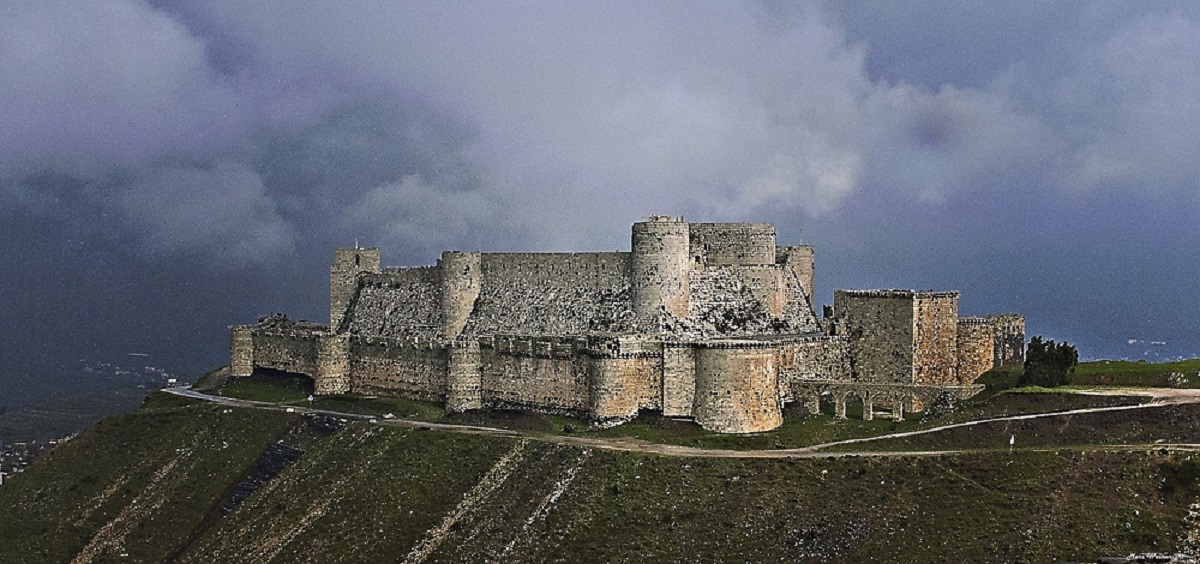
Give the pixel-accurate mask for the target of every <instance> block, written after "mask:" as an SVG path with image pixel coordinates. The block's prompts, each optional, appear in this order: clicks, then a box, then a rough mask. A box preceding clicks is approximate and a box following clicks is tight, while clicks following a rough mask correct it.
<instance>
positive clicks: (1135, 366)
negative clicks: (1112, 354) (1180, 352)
mask: <svg viewBox="0 0 1200 564" xmlns="http://www.w3.org/2000/svg"><path fill="white" fill-rule="evenodd" d="M1023 371H1024V368H1023V367H1022V366H1021V365H1019V364H1017V365H1010V366H1002V367H999V368H994V369H992V370H989V371H988V372H985V373H984V374H983V375H982V376H980V377H979V379H978V380H977V381H976V383H979V384H984V385H986V386H987V389H986V390H985V391H984V392H983V394H984V395H985V396H986V395H990V394H994V393H996V392H999V391H1001V390H1006V389H1010V388H1015V387H1017V383H1018V382H1019V380H1020V378H1021V374H1022V372H1023ZM1172 373H1179V374H1182V375H1183V376H1184V379H1185V383H1184V384H1183V385H1182V386H1179V387H1184V388H1200V359H1190V360H1182V361H1178V362H1164V363H1154V362H1140V361H1139V362H1132V361H1126V360H1096V361H1091V362H1081V363H1079V365H1078V366H1076V367H1075V371H1074V372H1072V373H1071V374H1069V375H1068V377H1067V384H1068V385H1072V386H1127V387H1148V388H1168V387H1177V386H1176V385H1175V384H1173V383H1172V382H1171V381H1170V380H1169V379H1168V377H1169V376H1170V374H1172Z"/></svg>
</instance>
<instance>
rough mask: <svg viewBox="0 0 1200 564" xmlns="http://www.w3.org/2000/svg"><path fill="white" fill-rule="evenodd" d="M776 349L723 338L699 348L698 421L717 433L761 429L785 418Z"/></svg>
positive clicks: (694, 411)
mask: <svg viewBox="0 0 1200 564" xmlns="http://www.w3.org/2000/svg"><path fill="white" fill-rule="evenodd" d="M778 382H779V376H778V367H777V366H776V361H775V350H774V349H773V348H770V347H763V346H761V344H760V343H738V342H719V343H710V344H707V345H704V346H701V347H698V348H697V349H696V396H695V400H694V401H695V404H694V408H693V412H692V416H693V417H695V419H696V423H697V424H699V425H700V426H701V427H704V428H705V429H707V430H709V431H715V432H718V433H758V432H762V431H770V430H771V429H774V428H776V427H778V426H780V425H782V424H783V410H781V409H780V407H779V397H778V396H779V390H778Z"/></svg>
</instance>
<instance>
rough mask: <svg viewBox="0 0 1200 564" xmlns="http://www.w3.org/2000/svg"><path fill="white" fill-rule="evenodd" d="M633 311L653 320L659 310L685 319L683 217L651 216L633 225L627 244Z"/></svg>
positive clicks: (685, 230) (685, 228)
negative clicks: (629, 252) (630, 240)
mask: <svg viewBox="0 0 1200 564" xmlns="http://www.w3.org/2000/svg"><path fill="white" fill-rule="evenodd" d="M630 248H631V250H632V253H631V264H630V267H631V268H630V271H631V272H630V275H631V278H632V280H631V282H630V286H631V293H632V300H633V311H634V313H636V314H637V315H638V316H639V317H643V318H653V317H655V316H657V315H658V312H659V311H661V310H664V309H665V310H666V311H668V312H670V313H672V314H674V315H675V316H676V317H681V318H683V317H687V315H688V306H689V295H690V291H689V284H688V270H689V266H690V265H689V264H688V256H689V253H688V250H689V232H688V224H687V222H685V221H683V218H678V219H676V218H670V217H664V216H654V217H651V218H650V219H649V220H648V221H642V222H638V223H635V224H633V237H632V243H631V245H630Z"/></svg>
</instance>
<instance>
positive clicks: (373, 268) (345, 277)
mask: <svg viewBox="0 0 1200 564" xmlns="http://www.w3.org/2000/svg"><path fill="white" fill-rule="evenodd" d="M379 271H380V268H379V249H377V248H373V247H372V248H368V249H360V248H357V247H356V248H353V249H337V250H336V251H334V255H333V265H332V266H330V267H329V327H330V328H331V329H334V330H337V328H338V327H339V326H341V324H342V317H343V316H344V315H346V311H347V309H348V306H349V305H350V300H351V299H353V297H354V294H355V291H356V290H357V289H358V275H359V274H360V273H363V272H376V273H377V272H379Z"/></svg>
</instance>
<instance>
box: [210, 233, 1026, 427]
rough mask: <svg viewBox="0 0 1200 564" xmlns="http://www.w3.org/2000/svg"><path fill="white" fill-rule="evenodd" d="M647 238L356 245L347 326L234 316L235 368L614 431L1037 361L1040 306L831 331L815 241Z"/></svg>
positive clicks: (346, 256) (748, 421) (879, 301)
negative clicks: (521, 246) (817, 288)
mask: <svg viewBox="0 0 1200 564" xmlns="http://www.w3.org/2000/svg"><path fill="white" fill-rule="evenodd" d="M631 249H632V250H631V252H627V253H626V252H612V253H479V252H459V251H447V252H445V253H443V254H442V256H441V258H440V259H439V260H438V262H437V265H436V266H427V267H418V268H389V269H386V270H383V269H381V268H380V266H379V250H378V249H373V248H371V249H360V248H355V249H339V250H338V251H337V252H336V253H335V258H334V263H333V265H332V266H331V268H330V308H331V311H330V321H331V326H330V327H328V328H327V327H324V326H319V325H315V324H308V323H298V322H291V321H289V320H286V318H282V317H275V318H267V319H266V320H265V321H263V320H260V323H259V324H258V325H254V326H237V327H231V331H230V363H231V372H232V373H233V374H235V375H248V374H249V373H251V372H252V371H253V369H254V367H256V366H258V367H265V368H274V369H278V370H284V371H289V372H297V373H303V374H308V375H310V376H312V377H313V379H314V383H315V387H316V393H319V394H334V393H348V392H350V393H359V394H386V395H398V396H405V397H411V398H416V399H422V400H430V401H442V402H445V405H446V408H447V409H448V410H450V411H464V410H470V409H480V408H504V409H528V410H536V411H543V412H551V413H562V414H569V415H574V416H581V417H588V418H589V419H591V420H592V421H594V422H596V423H598V424H602V425H604V424H616V423H620V422H623V421H626V420H628V419H630V418H632V417H634V416H636V415H637V413H638V411H639V410H643V409H653V410H661V411H662V413H663V414H664V415H665V416H668V417H692V418H693V419H694V420H695V421H696V422H697V423H699V424H700V425H702V426H703V427H705V428H706V429H710V430H714V431H719V432H732V433H744V432H759V431H765V430H769V429H772V428H775V427H776V426H778V425H779V424H780V423H781V421H782V411H781V408H782V405H783V404H784V403H786V402H790V401H803V402H805V404H806V405H808V406H809V409H810V410H815V409H816V408H817V407H819V404H820V397H821V395H822V394H832V395H833V397H834V399H835V401H837V402H839V403H838V405H839V406H840V407H838V411H839V413H841V414H843V415H844V412H845V402H846V399H847V397H850V396H854V397H858V398H861V399H862V401H863V403H864V406H865V407H866V409H865V417H868V418H869V417H870V416H871V411H872V409H873V408H872V406H873V405H875V404H876V403H878V402H885V403H890V404H892V413H893V416H900V415H902V414H903V411H904V410H905V409H909V408H911V407H913V406H916V405H920V402H922V401H926V400H928V399H929V398H930V397H936V393H938V391H939V390H947V389H954V390H957V391H961V392H962V393H967V392H968V391H969V389H968V388H965V387H962V386H961V385H960V384H967V383H970V382H973V381H974V378H976V377H977V376H978V374H980V373H982V371H984V370H986V369H987V367H988V366H990V363H992V362H995V363H997V364H1000V363H1004V362H1019V361H1020V360H1021V359H1023V352H1024V319H1023V318H1022V317H1020V316H992V317H988V318H979V319H980V320H981V321H976V320H974V319H973V318H969V319H964V320H959V318H958V294H957V293H956V292H916V291H909V290H841V291H838V292H837V293H835V300H834V308H833V309H834V312H833V314H831V315H830V316H829V317H830V318H829V319H828V320H826V322H825V325H826V327H822V323H821V322H819V321H818V320H817V319H816V317H815V314H814V313H813V310H812V288H813V267H814V262H813V250H812V247H810V246H806V245H799V246H790V247H787V246H776V244H775V228H774V226H772V225H770V224H764V223H734V224H717V223H687V222H684V221H683V220H682V218H668V217H660V216H656V217H652V218H651V219H650V220H649V221H645V222H640V223H636V224H634V225H633V228H632V238H631ZM826 330H828V334H826V333H825V331H826ZM897 414H899V415H897Z"/></svg>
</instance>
